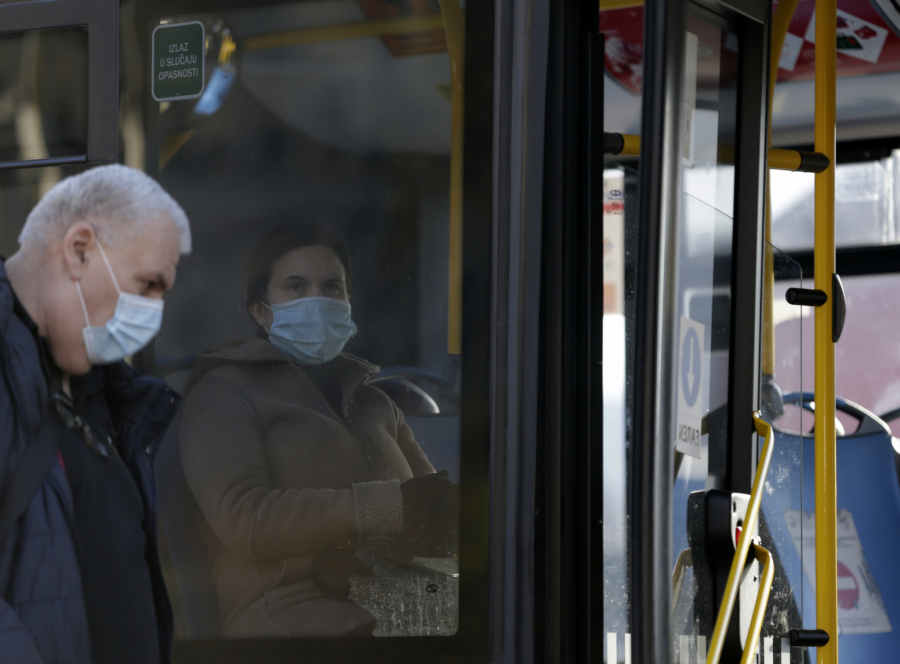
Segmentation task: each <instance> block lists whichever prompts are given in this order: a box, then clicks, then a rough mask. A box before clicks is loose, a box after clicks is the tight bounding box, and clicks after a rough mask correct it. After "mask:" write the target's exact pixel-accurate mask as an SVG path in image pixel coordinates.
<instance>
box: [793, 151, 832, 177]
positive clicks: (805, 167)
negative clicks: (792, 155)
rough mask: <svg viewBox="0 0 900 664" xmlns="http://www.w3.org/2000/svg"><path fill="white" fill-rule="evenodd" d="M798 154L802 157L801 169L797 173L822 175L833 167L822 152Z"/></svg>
mask: <svg viewBox="0 0 900 664" xmlns="http://www.w3.org/2000/svg"><path fill="white" fill-rule="evenodd" d="M797 152H798V154H799V155H800V168H798V169H797V171H799V172H801V173H821V172H823V171H825V170H826V169H827V168H828V167H829V166H831V160H829V159H828V157H826V156H825V155H824V154H822V153H821V152H803V151H802V150H798V151H797Z"/></svg>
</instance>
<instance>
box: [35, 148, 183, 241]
mask: <svg viewBox="0 0 900 664" xmlns="http://www.w3.org/2000/svg"><path fill="white" fill-rule="evenodd" d="M162 215H164V216H166V217H168V218H169V219H171V220H172V223H173V224H175V228H176V229H177V230H178V236H179V239H180V241H181V253H183V254H188V253H190V251H191V227H190V225H189V224H188V219H187V215H186V214H185V213H184V210H182V209H181V206H180V205H178V203H176V202H175V199H173V198H172V197H171V196H169V194H167V193H166V191H165V190H164V189H163V188H162V187H161V186H160V185H159V183H158V182H157V181H156V180H154V179H153V178H151V177H149V176H147V175H146V174H144V173H141V172H140V171H138V170H135V169H133V168H129V167H127V166H122V165H120V164H111V165H109V166H98V167H97V168H92V169H90V170H88V171H85V172H84V173H80V174H79V175H73V176H72V177H68V178H66V179H65V180H63V181H62V182H59V183H58V184H56V185H55V186H54V187H53V188H52V189H51V190H50V191H48V192H47V194H46V195H45V196H44V197H43V198H42V199H41V201H40V202H39V203H38V204H37V205H36V206H35V208H34V209H33V210H32V211H31V214H29V215H28V219H27V220H26V221H25V226H24V227H23V228H22V232H21V234H20V235H19V244H20V245H24V244H30V245H34V246H37V247H46V246H48V245H50V244H52V243H54V242H57V241H58V240H60V239H61V238H62V237H63V236H64V235H65V233H66V231H67V230H68V229H69V228H70V227H71V226H72V225H73V224H75V223H77V222H79V221H83V220H86V219H90V220H91V222H92V223H94V224H95V225H96V229H97V234H98V235H99V237H100V240H101V241H102V242H103V244H105V245H106V246H109V247H111V248H113V249H120V248H121V247H122V246H123V245H126V244H128V242H130V241H132V240H134V239H136V238H137V237H139V236H140V235H141V225H142V222H146V221H149V220H152V219H156V218H158V217H160V216H162Z"/></svg>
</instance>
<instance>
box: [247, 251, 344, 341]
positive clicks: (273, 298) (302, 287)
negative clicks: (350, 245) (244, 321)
mask: <svg viewBox="0 0 900 664" xmlns="http://www.w3.org/2000/svg"><path fill="white" fill-rule="evenodd" d="M303 297H333V298H334V299H336V300H343V301H344V302H347V301H348V300H349V298H348V296H347V274H346V272H345V271H344V265H343V264H342V263H341V260H340V259H339V258H338V257H337V254H336V253H334V251H333V250H332V249H331V248H329V247H325V246H322V245H319V244H317V245H313V246H311V247H300V248H298V249H293V250H291V251H289V252H288V253H286V254H285V255H284V256H282V257H281V258H279V259H278V260H277V261H275V265H274V266H273V267H272V276H271V277H270V278H269V284H268V286H267V288H266V304H269V305H273V304H279V303H281V302H290V301H291V300H299V299H300V298H303ZM250 315H252V316H253V318H254V319H255V320H256V322H257V323H259V324H260V325H262V326H263V327H265V328H266V330H268V329H269V326H270V325H271V324H272V321H273V316H272V312H271V310H269V309H268V308H267V307H265V306H263V303H262V302H259V301H258V300H257V301H256V302H253V303H251V304H250Z"/></svg>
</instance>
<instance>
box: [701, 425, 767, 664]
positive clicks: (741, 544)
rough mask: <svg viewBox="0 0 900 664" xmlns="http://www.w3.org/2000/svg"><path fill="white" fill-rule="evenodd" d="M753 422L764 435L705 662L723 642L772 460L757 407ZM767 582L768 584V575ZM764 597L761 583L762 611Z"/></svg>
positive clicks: (714, 661) (714, 659)
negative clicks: (740, 532) (741, 526)
mask: <svg viewBox="0 0 900 664" xmlns="http://www.w3.org/2000/svg"><path fill="white" fill-rule="evenodd" d="M753 424H754V427H755V428H756V433H757V434H759V435H760V436H764V437H765V443H763V450H762V455H761V456H760V459H759V464H758V465H757V466H756V477H754V478H753V489H752V490H751V491H750V504H749V505H748V506H747V515H746V516H745V517H744V525H743V528H742V532H743V533H744V535H746V536H742V537H741V538H740V539H739V540H738V543H737V550H736V551H735V552H734V558H732V559H731V570H730V571H729V572H728V580H727V581H726V582H725V593H724V595H723V597H722V605H721V606H720V607H719V615H717V616H716V626H715V628H714V629H713V633H712V638H711V639H710V642H709V652H708V654H707V656H706V664H718V662H719V658H720V657H721V656H722V647H723V646H724V645H725V631H726V630H727V628H728V622H729V621H730V620H731V612H732V611H733V610H734V602H735V600H736V599H737V593H738V587H739V586H740V582H741V572H742V571H743V570H744V563H745V562H747V554H748V553H749V552H750V543H751V540H752V533H753V532H754V531H755V530H756V522H757V520H758V519H759V506H760V503H761V502H762V494H763V487H764V486H765V484H766V475H768V474H769V464H770V463H771V462H772V440H773V438H774V436H773V435H772V426H771V425H770V424H769V423H768V422H766V421H765V420H764V419H762V414H761V413H760V412H759V411H756V412H755V413H753ZM760 548H762V547H760ZM763 550H765V549H763ZM770 568H771V566H770ZM770 571H771V570H770ZM769 585H771V579H770V584H769ZM768 597H769V591H768V589H766V591H765V597H763V587H762V586H761V587H760V596H759V597H758V598H757V600H756V602H757V608H758V607H759V603H760V599H762V601H763V605H762V607H763V608H762V613H765V602H766V601H768ZM757 613H760V612H759V611H754V617H756V614H757ZM759 621H760V622H759V624H760V626H761V625H762V617H759ZM752 624H753V623H751V626H752ZM756 635H757V637H758V636H759V631H758V630H757V632H756ZM749 644H750V636H749V635H748V637H747V645H748V646H749ZM754 650H755V646H754ZM746 654H747V650H746V649H745V650H744V655H746ZM742 661H743V660H742Z"/></svg>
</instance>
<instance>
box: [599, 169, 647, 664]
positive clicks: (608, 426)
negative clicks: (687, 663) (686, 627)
mask: <svg viewBox="0 0 900 664" xmlns="http://www.w3.org/2000/svg"><path fill="white" fill-rule="evenodd" d="M637 186H638V172H637V171H636V170H634V169H633V168H630V167H628V166H623V165H621V164H616V163H613V162H607V164H606V168H605V170H604V173H603V193H604V201H603V632H604V634H605V638H606V650H605V652H606V653H607V662H616V661H619V662H625V661H628V660H629V659H630V634H631V629H630V624H629V615H630V614H629V612H630V608H631V594H630V592H629V584H628V567H629V564H630V563H629V551H628V483H629V481H630V478H629V476H628V468H629V465H628V455H629V448H630V445H631V435H632V432H631V426H630V420H629V418H628V411H627V407H626V404H628V403H630V399H631V396H632V390H633V375H634V369H633V366H634V365H633V358H634V346H633V344H634V305H635V301H634V297H635V293H634V287H633V282H632V281H631V275H633V274H634V264H633V257H634V255H635V248H636V247H635V245H636V241H637V237H636V235H637V224H636V216H637V202H638V201H637ZM613 653H615V655H613Z"/></svg>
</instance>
